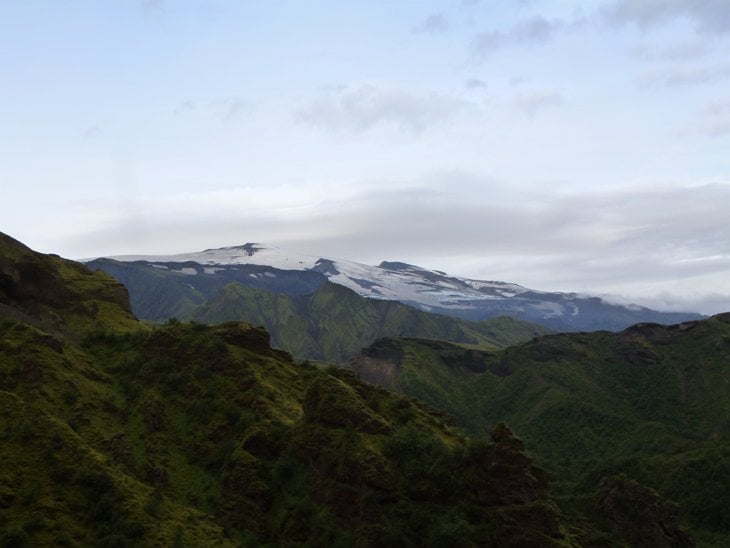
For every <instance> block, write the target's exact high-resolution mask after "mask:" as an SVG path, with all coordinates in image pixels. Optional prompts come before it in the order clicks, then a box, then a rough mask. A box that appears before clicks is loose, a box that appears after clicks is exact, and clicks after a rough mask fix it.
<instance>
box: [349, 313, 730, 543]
mask: <svg viewBox="0 0 730 548" xmlns="http://www.w3.org/2000/svg"><path fill="white" fill-rule="evenodd" d="M349 366H350V367H351V368H352V369H354V370H355V371H356V372H358V373H359V374H360V375H361V376H362V377H363V378H365V379H367V380H370V381H372V382H376V383H378V384H381V385H383V386H386V387H388V388H389V389H393V390H397V391H399V392H400V393H402V394H406V395H409V396H415V397H417V398H419V399H421V400H422V401H425V402H428V403H429V404H431V405H433V406H436V407H438V408H441V409H444V410H446V411H448V412H449V413H451V414H452V415H453V416H454V417H455V420H456V424H458V425H460V426H461V427H462V428H463V429H464V430H465V431H468V432H471V433H473V434H478V433H480V432H482V431H483V429H484V426H485V425H488V424H490V422H491V421H494V420H495V419H496V418H497V417H498V418H499V420H506V421H508V422H509V423H510V424H511V425H513V426H514V427H515V428H516V429H518V431H520V432H522V433H524V434H525V436H526V439H527V440H528V442H529V443H528V445H529V447H530V448H531V449H532V450H534V451H535V453H536V455H538V461H539V463H540V464H541V465H543V466H545V467H546V469H547V470H548V471H549V472H550V473H551V475H552V477H553V478H554V479H555V480H556V482H557V484H556V486H557V487H558V489H559V491H560V492H561V493H562V494H563V495H569V496H570V497H572V498H573V500H577V499H578V497H580V496H583V494H584V493H586V491H587V490H590V489H592V488H593V485H594V484H595V480H596V479H597V478H599V477H601V476H602V475H606V474H608V473H619V472H620V473H626V474H628V475H630V476H631V477H633V478H634V479H636V480H639V481H640V482H641V483H642V484H645V485H647V486H650V487H652V488H654V489H656V490H657V491H658V492H659V493H660V494H662V495H663V496H666V497H668V498H670V499H672V500H674V501H676V502H677V503H679V504H680V515H682V516H683V517H684V519H686V520H687V521H688V522H689V523H690V524H691V526H692V527H693V529H694V530H695V531H696V532H698V533H699V536H700V537H701V538H703V539H704V540H705V541H706V542H707V543H708V544H713V543H714V544H717V545H718V546H723V545H727V543H728V542H730V521H729V520H728V514H727V509H728V508H730V494H729V493H730V380H729V377H728V375H730V314H720V315H717V316H714V317H712V318H710V319H707V320H702V321H696V322H688V323H683V324H679V325H674V326H668V327H666V326H660V325H657V324H639V325H636V326H633V327H631V328H629V329H627V330H625V331H623V332H621V333H617V334H614V333H608V332H598V333H576V334H558V335H548V336H544V337H539V338H536V339H534V340H532V341H530V342H528V343H525V344H522V345H518V346H514V347H511V348H507V349H505V350H502V351H499V352H483V351H480V350H478V349H473V348H464V347H462V346H459V345H455V344H451V343H447V342H440V341H429V340H418V339H385V340H381V341H378V342H377V343H375V344H374V345H372V346H371V347H369V348H367V349H365V350H363V352H362V353H361V354H360V355H359V356H358V357H356V358H355V359H353V360H352V361H351V362H350V364H349Z"/></svg>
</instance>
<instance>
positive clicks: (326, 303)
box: [190, 282, 548, 363]
mask: <svg viewBox="0 0 730 548" xmlns="http://www.w3.org/2000/svg"><path fill="white" fill-rule="evenodd" d="M190 317H191V319H194V320H196V321H200V322H205V323H218V322H222V321H228V320H245V321H248V322H250V323H254V324H260V325H263V326H264V327H265V328H266V329H267V330H268V331H269V332H270V333H271V337H272V341H273V343H274V345H275V346H280V347H281V348H285V349H286V350H288V351H289V352H291V353H292V354H293V355H294V356H295V357H297V358H299V359H313V360H323V361H328V362H330V363H341V362H343V361H345V360H347V359H348V358H350V357H352V356H353V355H354V354H355V353H357V352H358V351H359V350H360V349H361V348H363V347H365V346H367V345H369V344H371V343H372V342H373V341H375V340H376V339H379V338H382V337H390V336H398V337H427V338H432V339H443V340H449V341H455V342H460V343H468V344H473V345H477V346H481V347H483V348H485V349H496V348H503V347H505V346H508V345H510V344H516V343H518V342H524V341H526V340H529V339H530V338H532V337H535V336H537V335H542V334H545V333H546V332H547V331H548V330H547V329H546V328H544V327H542V326H539V325H536V324H531V323H528V322H523V321H520V320H515V319H512V318H506V317H502V318H494V319H490V320H485V321H482V322H470V321H466V320H460V319H457V318H452V317H449V316H441V315H438V314H430V313H428V312H424V311H421V310H418V309H416V308H413V307H410V306H407V305H404V304H401V303H399V302H396V301H385V300H383V301H378V300H374V299H367V298H365V297H361V296H359V295H357V294H356V293H355V292H353V291H351V290H349V289H347V288H346V287H342V286H340V285H337V284H333V283H330V282H327V283H325V284H323V285H322V286H321V287H320V288H319V289H318V290H317V291H315V292H314V293H312V294H310V295H286V294H281V293H273V292H270V291H264V290H261V289H254V288H251V287H247V286H244V285H241V284H238V283H234V284H229V285H228V286H226V287H225V288H223V290H221V291H220V292H219V293H218V294H217V295H216V296H215V297H213V298H212V299H210V300H209V301H207V302H206V303H205V304H203V305H201V306H199V307H198V308H197V309H195V311H194V312H193V313H192V314H191V316H190Z"/></svg>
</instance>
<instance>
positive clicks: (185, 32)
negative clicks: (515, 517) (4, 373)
mask: <svg viewBox="0 0 730 548" xmlns="http://www.w3.org/2000/svg"><path fill="white" fill-rule="evenodd" d="M729 52H730V2H727V1H726V0H641V1H640V0H631V1H630V0H592V1H590V2H583V1H578V0H575V1H573V0H570V1H565V2H528V1H526V2H507V1H505V2H484V1H482V2H479V1H474V0H469V1H467V0H462V1H461V2H440V1H435V2H429V3H420V2H342V3H334V4H333V3H332V2H323V1H320V0H312V1H311V2H301V1H299V0H282V1H281V2H237V1H234V0H213V1H210V2H164V1H162V0H142V1H138V2H73V1H72V2H64V3H54V2H50V3H43V4H39V3H35V2H15V3H8V5H7V6H5V8H4V12H3V18H2V19H0V64H1V65H2V66H3V75H4V79H3V85H2V86H0V116H1V118H2V120H3V123H2V124H0V189H1V190H2V197H3V199H2V201H0V219H1V220H2V223H1V224H0V230H1V231H3V232H7V233H9V234H11V235H12V236H14V237H16V238H19V239H21V240H23V241H25V242H26V243H27V244H29V245H30V246H32V247H34V248H36V249H39V250H41V251H45V252H53V253H59V254H62V255H65V256H70V257H90V256H99V255H116V254H137V253H167V252H183V251H194V250H199V249H205V248H211V247H218V246H225V245H235V244H242V243H245V242H247V241H257V242H262V243H270V244H273V245H279V246H281V247H284V248H289V249H292V250H293V251H297V252H304V253H311V254H315V255H320V256H327V257H335V258H338V257H339V258H346V259H351V260H356V261H361V262H367V263H375V264H377V263H379V262H380V261H382V260H385V259H389V260H401V261H406V262H412V263H415V264H421V265H422V266H425V267H430V268H436V269H440V270H443V271H446V272H449V273H452V274H454V275H462V276H468V277H473V278H481V279H501V280H505V281H510V282H516V283H520V284H523V285H526V286H528V287H532V288H535V289H544V290H560V291H577V292H581V293H585V294H594V295H608V296H610V298H611V299H612V300H616V301H621V300H622V299H623V300H628V301H631V302H638V303H640V304H645V305H649V306H655V307H658V308H661V309H668V310H680V309H688V310H697V311H701V312H706V313H708V312H719V311H721V310H730V297H729V296H730V243H729V242H730V232H729V229H728V226H730V223H728V222H727V216H728V212H730V155H729V154H728V150H730V94H728V83H729V82H730V53H729Z"/></svg>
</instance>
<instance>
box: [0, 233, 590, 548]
mask: <svg viewBox="0 0 730 548" xmlns="http://www.w3.org/2000/svg"><path fill="white" fill-rule="evenodd" d="M0 253H1V254H0V265H2V273H3V275H2V277H1V278H0V302H1V303H2V305H3V308H2V316H0V462H2V463H3V466H2V467H1V468H0V545H2V546H24V545H25V546H44V545H67V546H135V547H136V546H153V545H156V546H228V545H231V546H233V545H244V546H249V545H250V546H261V545H272V546H274V545H275V546H282V545H295V544H296V545H301V544H303V545H312V546H320V545H325V544H327V545H332V544H334V545H340V546H382V545H402V546H412V545H416V544H418V545H427V546H444V545H463V546H475V545H520V546H569V545H574V544H575V543H576V542H577V539H578V538H579V537H581V535H582V536H583V537H585V536H586V535H589V536H590V535H591V534H592V532H591V530H590V529H589V528H585V527H583V528H579V529H574V528H568V527H566V526H565V525H564V524H563V523H562V521H561V517H560V513H559V511H558V509H557V507H556V506H555V504H554V503H553V502H552V501H551V500H550V499H549V498H548V496H547V482H546V479H545V476H544V473H542V472H541V471H540V470H539V469H538V468H536V467H535V466H533V465H532V459H531V458H530V457H529V456H528V455H527V454H526V453H525V452H524V446H523V444H522V442H521V441H520V440H519V439H518V438H516V437H515V436H514V435H513V434H512V432H511V431H510V430H509V429H508V428H507V427H506V426H505V425H504V424H498V425H497V427H496V428H494V429H492V431H491V438H489V440H486V439H485V440H481V441H472V440H470V439H469V438H466V437H464V436H462V435H459V434H457V433H455V432H454V431H453V430H452V429H450V428H449V427H448V426H445V425H444V424H443V421H442V416H441V415H440V414H439V413H436V412H431V411H429V410H428V409H426V408H424V407H423V406H422V405H421V404H417V403H415V402H412V401H409V400H407V399H404V398H403V397H400V396H397V395H394V394H392V393H390V392H387V391H385V390H384V389H382V388H379V387H376V386H374V385H371V384H368V383H365V382H363V381H360V380H358V379H357V378H356V377H355V376H354V374H352V373H351V372H349V371H347V370H343V369H334V368H332V369H327V370H321V369H317V368H315V367H312V366H307V365H302V364H297V363H296V362H294V361H293V360H292V359H291V357H290V355H289V354H287V353H286V352H283V351H279V350H274V349H272V348H271V346H270V345H269V337H268V334H267V333H266V332H265V331H264V330H263V329H261V328H256V327H252V326H250V325H248V324H243V323H239V322H231V323H224V324H221V325H218V326H215V327H208V326H205V325H201V324H181V323H178V322H170V323H169V324H168V325H165V326H160V327H156V328H148V327H145V326H142V325H140V324H138V323H137V322H136V321H135V320H134V318H133V317H132V316H131V314H130V313H129V309H128V307H127V306H125V303H123V302H122V301H121V300H120V299H119V296H120V294H123V290H122V288H121V286H120V285H118V284H116V282H114V281H113V280H111V279H110V278H108V277H106V276H104V275H100V274H98V273H92V272H91V271H89V270H87V269H85V268H84V267H76V266H75V265H73V264H71V263H69V262H68V261H63V260H61V259H58V258H57V257H51V256H42V255H36V254H33V253H32V252H30V251H29V250H27V248H23V247H22V246H20V244H17V242H14V241H12V240H10V239H5V240H3V248H2V249H0ZM27 265H30V266H27ZM29 272H32V273H33V274H32V275H30V274H28V273H29ZM28 284H30V287H32V290H30V289H29V286H28ZM120 291H121V293H120ZM97 301H98V303H97V304H98V311H95V308H94V307H93V306H92V305H93V303H94V302H97ZM99 311H104V313H103V314H102V313H101V312H99ZM47 326H50V327H48V328H46V327H47Z"/></svg>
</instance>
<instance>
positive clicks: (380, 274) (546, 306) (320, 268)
mask: <svg viewBox="0 0 730 548" xmlns="http://www.w3.org/2000/svg"><path fill="white" fill-rule="evenodd" d="M109 259H111V260H113V261H116V263H117V266H116V267H115V268H116V270H119V265H122V264H128V265H134V264H137V265H139V264H147V265H151V266H153V267H155V268H157V269H158V270H160V271H164V270H168V271H175V272H181V273H186V274H188V275H190V276H202V277H205V276H212V275H215V274H217V273H218V274H221V273H226V271H227V272H228V273H229V274H231V275H232V273H233V272H236V271H239V272H241V276H237V277H236V279H235V281H238V282H240V283H243V284H246V285H255V284H256V283H261V280H260V279H261V277H263V276H269V277H272V278H276V277H277V276H282V275H284V274H283V273H284V272H286V273H287V274H286V276H288V277H289V278H290V279H292V280H293V279H299V280H301V281H302V283H304V282H305V281H306V285H307V286H308V287H309V288H310V290H313V289H316V288H312V285H313V284H317V283H319V284H321V283H324V281H325V280H328V281H330V282H332V283H336V284H339V285H343V286H345V287H348V288H349V289H351V290H352V291H355V292H356V293H358V294H359V295H361V296H364V297H368V298H373V299H379V300H396V301H399V302H402V303H404V304H408V305H411V306H414V307H416V308H420V309H421V310H425V311H429V312H436V313H439V314H444V315H449V316H454V317H458V318H462V319H467V320H472V321H479V320H484V319H487V318H490V317H495V316H504V315H507V316H513V317H515V318H518V319H522V320H525V321H531V322H536V323H540V324H542V325H544V326H546V327H548V328H550V329H553V330H556V331H591V330H600V329H609V330H612V331H618V330H621V329H624V328H626V327H628V326H629V325H631V324H634V323H637V322H641V321H655V322H659V323H667V324H668V323H677V322H680V321H687V320H693V319H700V318H702V317H704V316H702V315H701V314H695V313H689V312H688V313H679V312H659V311H655V310H651V309H649V308H646V307H642V306H639V305H633V304H629V305H622V304H615V303H610V302H608V301H605V300H603V299H601V298H599V297H590V296H585V295H582V294H578V293H560V292H548V291H537V290H533V289H529V288H526V287H523V286H520V285H518V284H514V283H509V282H501V281H487V280H474V279H470V278H463V277H458V276H450V275H448V274H446V273H445V272H442V271H438V270H428V269H425V268H422V267H418V266H415V265H410V264H408V263H404V262H399V261H383V262H381V263H380V265H379V266H369V265H365V264H362V263H357V262H353V261H343V260H338V259H332V258H323V257H318V256H316V255H303V254H296V253H289V252H287V251H284V250H280V249H278V248H275V247H267V246H265V245H263V244H251V243H247V244H244V245H240V246H229V247H223V248H217V249H207V250H204V251H201V252H193V253H182V254H177V255H160V256H155V255H124V256H117V257H110V258H109ZM87 263H88V264H90V265H92V266H95V267H98V268H101V269H105V268H110V263H108V262H104V260H101V259H96V260H92V261H87ZM183 265H187V266H183ZM193 265H199V267H195V266H193ZM254 267H258V268H259V269H261V268H264V270H262V271H259V272H254V271H253V270H252V269H253V268H254ZM266 267H268V268H269V269H270V270H268V271H267V270H265V268H266ZM317 275H319V277H317ZM257 278H258V280H257ZM189 283H191V284H192V283H193V282H192V281H189ZM284 285H285V284H283V285H281V288H282V289H281V291H282V292H284V293H287V292H297V291H301V288H299V287H297V288H293V289H291V290H290V289H288V288H287V287H284Z"/></svg>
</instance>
